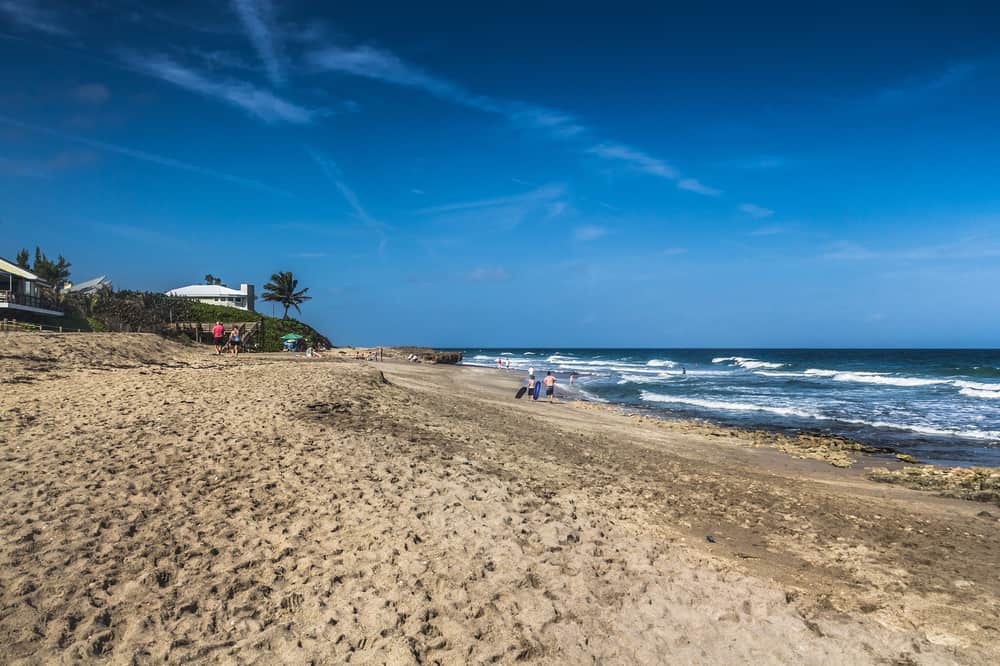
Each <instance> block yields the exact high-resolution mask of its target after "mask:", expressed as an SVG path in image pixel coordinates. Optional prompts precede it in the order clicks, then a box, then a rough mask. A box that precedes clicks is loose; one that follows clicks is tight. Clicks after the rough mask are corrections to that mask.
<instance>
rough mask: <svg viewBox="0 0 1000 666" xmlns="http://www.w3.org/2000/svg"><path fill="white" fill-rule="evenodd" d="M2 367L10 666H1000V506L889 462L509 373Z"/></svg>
mask: <svg viewBox="0 0 1000 666" xmlns="http://www.w3.org/2000/svg"><path fill="white" fill-rule="evenodd" d="M0 345H2V352H0V377H2V381H3V383H4V390H3V391H2V392H0V460H2V465H0V487H2V488H3V489H4V502H3V504H2V508H0V662H3V663H23V664H42V663H78V662H81V661H82V662H89V661H102V662H107V663H114V664H144V663H153V662H158V663H163V662H169V663H184V662H210V663H259V664H273V663H289V664H300V663H318V664H327V663H329V664H333V663H346V662H350V663H364V664H369V663H370V664H418V663H441V664H467V663H469V664H479V663H513V662H517V661H525V662H529V663H545V664H583V663H606V664H618V663H625V664H627V663H637V664H659V663H697V664H719V663H726V664H733V663H754V664H764V663H788V664H791V663H795V664H799V663H809V664H820V663H822V664H831V663H834V664H841V663H843V664H848V663H849V664H860V663H894V664H911V663H917V664H942V663H957V664H982V663H991V662H994V663H995V662H997V661H998V660H1000V575H998V570H1000V530H998V528H1000V522H998V518H1000V508H998V507H997V506H996V505H995V504H991V503H984V502H971V501H964V500H958V499H949V498H943V497H938V496H936V495H934V494H931V493H926V492H920V491H916V490H910V489H907V488H903V487H899V486H895V485H887V484H881V483H875V482H873V481H871V480H869V479H868V478H867V477H866V469H867V468H868V467H871V466H875V465H879V466H881V465H884V464H885V462H884V461H882V460H876V459H872V460H865V459H861V460H859V461H858V463H856V464H855V465H854V466H852V467H851V468H849V469H840V468H837V467H834V466H832V465H830V464H829V463H828V462H825V461H822V460H814V459H808V458H806V459H803V458H798V457H795V456H791V455H788V454H787V453H784V452H782V451H780V450H778V448H774V447H772V446H770V445H768V442H766V441H765V442H761V441H760V440H761V437H766V436H762V435H759V434H756V435H750V434H746V433H740V432H738V431H734V430H726V429H723V428H714V427H712V426H708V425H704V424H697V423H687V422H677V423H672V422H671V423H666V422H659V421H654V420H652V419H644V418H630V417H629V416H626V415H622V414H619V413H616V412H615V410H611V409H605V408H601V407H599V406H594V405H589V404H582V403H570V402H559V403H557V404H552V405H549V404H544V403H530V402H528V401H524V400H522V401H515V400H514V399H513V393H514V389H515V388H516V386H517V385H518V378H517V377H515V376H514V375H512V374H508V373H504V372H499V371H496V370H492V369H474V368H467V367H457V366H446V365H431V364H425V363H421V364H410V363H405V362H402V361H399V360H395V359H393V358H391V357H389V358H388V360H387V361H386V362H384V363H378V364H376V363H370V362H366V361H358V360H354V359H353V358H351V355H352V354H347V353H345V354H343V355H341V354H338V353H336V352H328V353H326V354H325V355H324V356H323V358H321V359H314V360H310V359H306V358H304V356H302V355H292V354H253V355H250V354H248V355H241V356H240V357H238V358H233V357H229V356H223V357H217V356H214V355H212V353H211V352H210V351H209V350H208V349H207V348H205V347H196V346H192V345H180V344H176V343H171V342H165V341H164V340H162V339H160V338H158V337H156V336H153V335H123V334H81V335H75V334H64V335H58V334H51V335H48V334H31V333H7V334H2V335H0ZM762 444H763V445H762Z"/></svg>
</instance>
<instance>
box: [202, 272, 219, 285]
mask: <svg viewBox="0 0 1000 666" xmlns="http://www.w3.org/2000/svg"><path fill="white" fill-rule="evenodd" d="M205 284H214V285H221V284H222V278H218V277H215V276H214V275H212V274H211V273H209V274H208V275H206V276H205Z"/></svg>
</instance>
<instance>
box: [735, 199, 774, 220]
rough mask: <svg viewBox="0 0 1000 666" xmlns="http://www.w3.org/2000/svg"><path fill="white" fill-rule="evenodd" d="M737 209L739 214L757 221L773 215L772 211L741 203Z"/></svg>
mask: <svg viewBox="0 0 1000 666" xmlns="http://www.w3.org/2000/svg"><path fill="white" fill-rule="evenodd" d="M739 208H740V211H741V212H743V213H746V214H747V215H749V216H750V217H754V218H757V219H763V218H765V217H771V216H772V215H774V211H773V210H771V209H770V208H764V207H763V206H758V205H757V204H752V203H743V204H740V206H739Z"/></svg>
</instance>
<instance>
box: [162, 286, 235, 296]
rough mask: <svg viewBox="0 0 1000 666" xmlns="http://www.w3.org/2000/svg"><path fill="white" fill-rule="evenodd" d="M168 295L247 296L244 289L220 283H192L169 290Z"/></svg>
mask: <svg viewBox="0 0 1000 666" xmlns="http://www.w3.org/2000/svg"><path fill="white" fill-rule="evenodd" d="M167 296H186V297H188V298H221V297H223V296H246V294H244V293H243V292H242V291H238V290H236V289H230V288H229V287H223V286H222V285H218V284H192V285H190V286H187V287H178V288H177V289H171V290H170V291H168V292H167Z"/></svg>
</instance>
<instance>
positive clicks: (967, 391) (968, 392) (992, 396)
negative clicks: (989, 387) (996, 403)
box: [959, 388, 1000, 400]
mask: <svg viewBox="0 0 1000 666" xmlns="http://www.w3.org/2000/svg"><path fill="white" fill-rule="evenodd" d="M959 393H961V394H962V395H964V396H968V397H970V398H986V399H987V400H1000V391H981V390H979V389H974V388H964V389H962V390H960V391H959Z"/></svg>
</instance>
